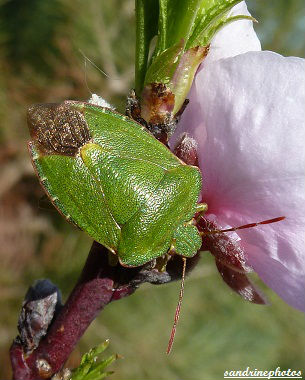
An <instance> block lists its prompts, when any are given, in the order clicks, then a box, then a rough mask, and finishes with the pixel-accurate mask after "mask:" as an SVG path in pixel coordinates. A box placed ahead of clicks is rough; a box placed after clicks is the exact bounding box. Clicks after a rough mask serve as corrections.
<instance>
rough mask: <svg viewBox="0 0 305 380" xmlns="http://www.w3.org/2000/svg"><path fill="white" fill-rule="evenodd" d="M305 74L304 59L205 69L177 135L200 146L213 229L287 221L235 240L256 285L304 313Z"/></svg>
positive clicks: (258, 57)
mask: <svg viewBox="0 0 305 380" xmlns="http://www.w3.org/2000/svg"><path fill="white" fill-rule="evenodd" d="M304 74H305V61H304V60H303V59H300V58H284V57H282V56H280V55H278V54H275V53H272V52H248V53H246V54H241V55H238V56H236V57H232V58H227V59H222V60H219V61H217V62H213V64H211V65H209V64H205V65H204V68H203V69H202V70H201V71H200V73H198V75H197V77H196V79H195V83H194V85H193V87H192V90H191V92H190V95H189V98H190V104H189V106H188V107H187V109H186V111H185V113H184V114H183V117H182V120H181V122H180V124H179V127H178V130H177V133H176V135H177V134H179V133H181V132H185V131H187V132H188V133H189V134H190V135H191V137H194V138H195V140H196V141H197V142H198V145H199V148H198V149H199V165H200V168H201V170H202V173H203V197H204V200H205V201H206V202H207V203H208V205H209V212H210V213H213V214H215V215H216V216H217V221H218V222H219V224H225V225H230V226H239V225H241V224H245V223H251V222H259V221H261V220H264V219H270V218H274V217H278V216H282V215H284V216H286V219H285V220H284V221H282V222H279V223H274V224H269V225H263V226H259V227H256V228H251V229H248V230H242V231H238V234H239V236H240V237H241V239H242V242H243V243H244V244H245V245H246V244H249V245H250V246H254V247H256V249H255V250H252V249H248V251H247V252H246V253H247V254H248V262H249V263H250V264H251V265H252V266H253V267H254V268H255V270H256V271H257V273H258V274H259V275H261V277H262V279H263V280H264V281H265V282H266V283H267V284H269V285H270V286H271V287H272V288H273V289H274V290H275V291H276V292H278V294H279V295H280V296H282V297H283V299H285V301H286V302H288V303H290V304H291V305H293V306H294V307H298V308H301V309H302V310H305V288H304V275H305V149H304V143H305V126H304V119H305V108H304V104H305V75H304ZM264 263H265V264H266V266H264ZM268 266H269V267H268ZM287 276H290V278H289V279H288V278H287ZM289 284H290V285H291V288H290V289H288V288H287V286H288V285H289ZM296 300H297V301H296Z"/></svg>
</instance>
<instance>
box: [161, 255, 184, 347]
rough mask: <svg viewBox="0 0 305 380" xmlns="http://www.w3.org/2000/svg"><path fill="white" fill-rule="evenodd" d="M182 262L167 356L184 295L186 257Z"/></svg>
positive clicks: (171, 344) (172, 341)
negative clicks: (177, 297)
mask: <svg viewBox="0 0 305 380" xmlns="http://www.w3.org/2000/svg"><path fill="white" fill-rule="evenodd" d="M182 260H183V269H182V279H181V285H180V292H179V301H178V304H177V307H176V311H175V318H174V323H173V327H172V331H171V334H170V337H169V341H168V345H167V350H166V353H167V355H169V354H170V353H171V350H172V348H173V343H174V339H175V334H176V330H177V324H178V321H179V316H180V310H181V304H182V299H183V293H184V280H185V270H186V257H182Z"/></svg>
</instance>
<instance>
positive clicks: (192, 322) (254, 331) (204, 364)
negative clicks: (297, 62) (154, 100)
mask: <svg viewBox="0 0 305 380" xmlns="http://www.w3.org/2000/svg"><path fill="white" fill-rule="evenodd" d="M247 3H248V6H249V8H250V11H251V13H252V15H253V16H254V17H255V18H256V19H258V20H259V24H257V25H256V26H255V27H256V30H257V33H258V35H259V37H260V39H261V41H262V45H263V48H264V49H268V50H274V51H276V52H279V53H281V54H283V55H296V56H304V47H305V43H304V41H305V40H304V32H305V9H304V8H305V7H304V2H303V0H268V1H267V0H256V1H254V0H251V1H250V0H249V1H248V2H247ZM134 36H135V30H134V2H133V0H112V1H106V0H87V1H82V0H43V1H41V0H27V1H23V0H6V1H5V0H0V55H1V61H0V263H1V264H0V310H1V311H0V378H1V379H9V378H10V376H11V372H10V363H9V358H8V349H9V346H10V344H11V342H12V339H13V338H14V337H15V336H16V334H17V329H16V323H17V318H18V313H19V310H20V307H21V303H22V300H23V296H24V294H25V292H26V290H27V288H28V287H29V285H30V284H31V283H32V282H33V281H34V280H36V279H38V278H46V277H47V278H50V279H51V280H52V281H53V282H54V283H56V284H57V285H58V286H59V287H60V288H61V290H62V292H63V296H64V299H65V298H66V296H67V295H68V293H69V291H70V290H71V289H72V287H73V284H74V283H75V281H76V279H77V277H78V275H79V273H80V270H81V268H82V266H83V263H84V261H85V259H86V256H87V253H88V250H89V248H90V245H91V240H90V239H89V238H87V237H86V235H85V234H84V233H82V232H80V231H78V230H76V229H75V228H74V227H73V226H71V225H69V224H68V223H67V222H66V221H65V220H63V218H62V217H61V216H60V215H59V214H58V213H57V212H56V211H54V210H52V209H50V208H48V207H46V205H45V201H44V200H43V199H42V197H43V191H42V189H41V188H40V186H39V184H38V180H37V179H36V177H35V175H34V173H33V169H32V166H31V164H30V160H29V156H28V153H27V147H26V142H27V140H28V137H29V136H28V130H27V126H26V121H25V115H26V110H27V108H28V106H29V105H30V104H32V103H37V102H39V103H46V102H58V101H62V100H64V99H83V100H85V99H88V97H90V92H94V93H98V94H100V95H102V96H103V97H104V98H105V99H107V100H108V101H110V102H111V103H113V104H114V105H116V106H117V107H118V109H119V110H121V111H124V106H125V95H126V94H127V92H128V90H129V89H130V88H131V87H132V86H133V65H134ZM85 56H86V57H88V58H89V59H90V60H91V61H92V62H94V64H95V65H96V66H97V67H98V68H100V70H98V69H97V68H96V67H95V66H94V65H92V64H90V63H89V62H88V61H87V64H85V58H84V57H85ZM101 70H103V71H104V72H105V73H106V75H105V74H103V73H102V72H101ZM256 281H257V282H258V283H259V284H260V285H261V287H262V288H263V289H264V290H265V292H266V294H267V296H268V297H269V299H270V300H271V302H272V306H269V307H261V306H255V305H251V304H248V303H246V302H245V301H243V300H242V299H240V298H239V297H238V296H237V295H235V294H233V293H232V292H231V291H230V290H229V288H227V287H226V285H225V284H224V283H223V282H222V280H221V278H220V276H219V275H218V274H217V270H216V268H215V266H214V263H213V260H211V258H210V257H209V256H208V255H203V256H202V259H201V261H200V264H199V265H198V266H197V268H196V269H195V271H194V272H193V273H192V275H191V276H190V277H189V278H188V279H187V281H186V290H185V297H184V304H183V309H182V314H181V319H180V325H179V328H178V332H177V336H176V342H175V346H174V350H173V353H172V354H171V355H170V356H169V357H167V356H166V355H165V354H164V352H165V349H166V345H167V341H168V337H169V333H170V329H171V325H172V319H173V314H174V310H175V307H176V302H177V298H178V292H179V284H178V283H172V284H170V285H166V286H159V287H157V286H151V285H150V286H149V285H144V286H142V287H141V288H140V289H139V290H138V291H137V292H136V293H135V294H134V295H133V296H132V297H129V298H126V299H123V300H121V301H120V302H117V303H113V304H111V305H110V306H109V307H108V308H106V310H105V311H104V312H103V313H102V314H101V315H100V317H99V318H97V320H96V321H95V322H94V323H93V324H92V325H91V327H90V328H89V329H88V331H87V332H86V334H85V336H84V337H83V339H82V340H81V342H80V343H79V345H78V346H77V348H76V349H75V351H74V353H73V354H72V356H71V358H70V361H69V364H70V365H71V366H76V365H77V364H78V361H79V358H80V355H81V353H84V352H85V351H86V350H88V349H89V348H90V347H92V346H93V345H96V344H98V343H100V342H101V341H103V340H104V339H105V338H110V340H111V344H110V350H109V351H112V352H117V353H120V354H121V355H123V356H124V359H123V360H119V361H118V362H117V363H115V365H113V369H114V370H115V374H114V375H112V377H111V378H112V379H113V380H119V379H121V380H122V379H124V380H127V379H133V380H135V379H147V380H148V379H160V380H161V379H167V380H174V379H188V380H199V379H202V378H209V379H212V380H214V379H215V380H218V379H222V378H223V372H224V371H225V370H231V369H235V370H239V369H245V368H246V367H248V366H249V367H251V368H252V369H255V368H257V369H262V370H272V369H275V368H276V367H278V366H280V367H281V369H283V370H284V369H287V368H291V369H297V370H298V369H302V370H304V368H305V365H304V363H305V360H304V348H305V329H304V328H305V321H304V315H303V314H302V313H300V312H298V311H296V310H294V309H292V308H290V307H289V306H288V305H286V304H285V303H284V302H283V301H282V300H281V299H280V298H279V297H277V296H276V295H275V294H274V293H273V292H272V291H271V290H269V289H267V288H266V287H265V286H264V285H263V284H261V283H260V281H259V280H258V279H256Z"/></svg>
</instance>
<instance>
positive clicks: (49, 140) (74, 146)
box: [28, 103, 90, 156]
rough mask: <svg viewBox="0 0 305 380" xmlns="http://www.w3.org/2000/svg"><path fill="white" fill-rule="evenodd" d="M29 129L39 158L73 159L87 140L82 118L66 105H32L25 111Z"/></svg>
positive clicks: (86, 128)
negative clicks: (41, 156)
mask: <svg viewBox="0 0 305 380" xmlns="http://www.w3.org/2000/svg"><path fill="white" fill-rule="evenodd" d="M28 125H29V128H30V134H31V137H32V139H33V140H34V141H35V143H36V146H37V147H38V149H39V151H40V152H41V153H42V154H63V155H66V156H75V155H76V153H77V152H78V150H79V148H80V147H82V146H83V145H84V144H86V142H88V141H89V140H90V133H89V129H88V125H87V122H86V120H85V118H84V116H83V114H82V113H81V112H80V111H78V110H75V109H74V108H72V107H71V106H70V105H67V104H65V103H60V104H57V103H51V104H36V105H33V106H32V107H31V108H30V109H29V111H28Z"/></svg>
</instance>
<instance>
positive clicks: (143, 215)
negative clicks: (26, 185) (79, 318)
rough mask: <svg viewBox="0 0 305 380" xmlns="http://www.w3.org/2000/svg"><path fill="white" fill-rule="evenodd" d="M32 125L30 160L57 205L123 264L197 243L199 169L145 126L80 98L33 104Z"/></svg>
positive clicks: (187, 250)
mask: <svg viewBox="0 0 305 380" xmlns="http://www.w3.org/2000/svg"><path fill="white" fill-rule="evenodd" d="M28 124H29V129H30V134H31V141H30V143H29V149H30V153H31V157H32V161H33V165H34V168H35V170H36V172H37V174H38V176H39V179H40V182H41V184H42V186H43V188H44V190H45V191H46V193H47V194H48V196H49V197H50V199H51V201H52V202H53V204H54V205H55V206H56V208H57V209H58V210H59V211H60V212H61V213H62V214H63V215H64V216H65V217H66V218H67V219H68V220H69V221H70V222H72V223H74V224H75V225H77V226H78V227H79V228H80V229H82V230H84V231H85V232H87V233H88V234H89V235H90V236H91V237H92V238H93V239H95V240H96V241H98V242H99V243H101V244H102V245H104V246H105V247H107V248H108V249H109V250H110V251H111V252H112V253H113V254H115V255H117V257H118V260H119V262H120V263H121V264H122V265H124V266H127V267H133V266H140V265H143V264H145V263H147V262H149V261H151V260H153V259H157V258H159V257H162V256H164V255H165V254H166V253H168V252H169V253H176V254H179V255H182V256H184V257H192V256H194V255H195V254H196V252H197V251H198V250H199V249H200V247H201V244H202V238H201V235H200V233H199V231H198V229H197V227H196V226H195V225H194V220H193V217H194V215H195V214H196V213H197V212H199V211H204V210H205V208H206V205H205V204H200V203H199V204H197V200H198V196H199V194H200V191H201V174H200V171H199V169H198V168H197V167H194V166H190V165H186V164H185V163H184V162H182V161H181V160H180V159H179V158H177V157H176V156H175V155H174V154H173V153H172V152H171V151H170V150H169V149H168V148H167V147H166V146H164V145H163V144H162V143H160V142H159V141H158V140H156V139H155V138H154V137H153V135H151V134H150V132H148V131H147V130H146V129H145V128H144V127H143V126H142V125H140V124H138V123H137V122H135V121H133V120H132V119H129V118H128V117H126V116H123V115H120V114H119V113H117V112H115V111H113V110H111V109H109V108H104V107H100V106H96V105H92V104H89V103H83V102H76V101H65V102H63V103H60V104H40V105H39V104H38V105H34V106H32V107H31V108H30V109H29V112H28Z"/></svg>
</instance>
